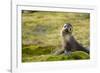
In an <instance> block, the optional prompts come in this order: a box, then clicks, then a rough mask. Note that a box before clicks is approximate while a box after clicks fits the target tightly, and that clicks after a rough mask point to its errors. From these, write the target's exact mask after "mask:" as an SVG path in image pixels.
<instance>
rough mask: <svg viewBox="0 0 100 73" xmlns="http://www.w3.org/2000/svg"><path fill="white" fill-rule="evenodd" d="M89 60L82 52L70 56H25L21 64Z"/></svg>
mask: <svg viewBox="0 0 100 73" xmlns="http://www.w3.org/2000/svg"><path fill="white" fill-rule="evenodd" d="M83 59H89V55H88V54H87V53H85V52H82V51H76V52H72V53H71V54H70V55H63V54H62V55H40V56H27V57H26V56H25V57H23V59H22V61H23V62H44V61H64V60H65V61H67V60H83Z"/></svg>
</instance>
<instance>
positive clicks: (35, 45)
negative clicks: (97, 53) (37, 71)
mask: <svg viewBox="0 0 100 73" xmlns="http://www.w3.org/2000/svg"><path fill="white" fill-rule="evenodd" d="M89 21H90V15H89V14H88V13H72V12H43V11H32V12H26V13H25V12H23V13H22V62H38V61H59V60H74V59H75V60H76V59H89V55H87V54H86V53H84V52H81V51H76V52H73V53H72V54H71V55H70V56H65V55H53V54H52V53H53V52H55V51H56V50H59V49H61V36H60V31H61V29H62V27H63V24H64V23H71V24H72V25H73V35H74V37H75V38H76V40H77V41H78V42H79V43H81V44H82V45H83V46H85V47H89V43H90V42H89Z"/></svg>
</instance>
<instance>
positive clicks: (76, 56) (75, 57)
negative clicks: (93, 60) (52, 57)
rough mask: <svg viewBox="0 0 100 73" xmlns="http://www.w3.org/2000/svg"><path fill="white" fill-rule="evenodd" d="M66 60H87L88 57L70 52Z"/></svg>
mask: <svg viewBox="0 0 100 73" xmlns="http://www.w3.org/2000/svg"><path fill="white" fill-rule="evenodd" d="M68 59H71V60H82V59H89V55H88V54H87V53H85V52H83V51H76V52H72V53H71V54H70V55H69V56H68Z"/></svg>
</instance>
